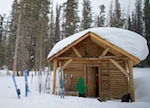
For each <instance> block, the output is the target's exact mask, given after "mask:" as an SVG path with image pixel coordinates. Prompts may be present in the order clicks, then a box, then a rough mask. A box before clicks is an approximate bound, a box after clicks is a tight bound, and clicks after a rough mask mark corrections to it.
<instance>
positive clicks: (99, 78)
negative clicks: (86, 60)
mask: <svg viewBox="0 0 150 108" xmlns="http://www.w3.org/2000/svg"><path fill="white" fill-rule="evenodd" d="M87 67H98V80H99V85H98V86H99V97H101V88H102V87H101V84H102V83H101V72H100V64H94V65H85V66H84V79H85V81H84V84H85V85H87ZM85 96H87V91H85Z"/></svg>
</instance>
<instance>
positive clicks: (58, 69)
mask: <svg viewBox="0 0 150 108" xmlns="http://www.w3.org/2000/svg"><path fill="white" fill-rule="evenodd" d="M57 71H58V75H59V85H60V97H61V98H62V88H61V73H60V67H58V68H57Z"/></svg>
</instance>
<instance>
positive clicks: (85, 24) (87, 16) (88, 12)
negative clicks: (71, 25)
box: [81, 0, 93, 30]
mask: <svg viewBox="0 0 150 108" xmlns="http://www.w3.org/2000/svg"><path fill="white" fill-rule="evenodd" d="M92 14H93V13H92V7H91V1H90V0H83V10H82V21H81V26H82V27H81V30H85V29H88V28H91V27H92V25H91V24H92V22H93V20H92Z"/></svg>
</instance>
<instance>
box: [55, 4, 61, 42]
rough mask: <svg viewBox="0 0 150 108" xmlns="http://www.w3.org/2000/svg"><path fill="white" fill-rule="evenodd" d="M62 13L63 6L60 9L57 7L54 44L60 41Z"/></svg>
mask: <svg viewBox="0 0 150 108" xmlns="http://www.w3.org/2000/svg"><path fill="white" fill-rule="evenodd" d="M60 11H61V6H59V7H58V5H56V21H55V36H54V39H53V40H54V41H53V43H54V44H55V43H57V42H58V41H59V40H60Z"/></svg>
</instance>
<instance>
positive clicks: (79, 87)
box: [77, 78, 87, 94]
mask: <svg viewBox="0 0 150 108" xmlns="http://www.w3.org/2000/svg"><path fill="white" fill-rule="evenodd" d="M77 90H78V92H79V94H85V90H87V86H85V85H84V80H83V78H79V82H78V84H77Z"/></svg>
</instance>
